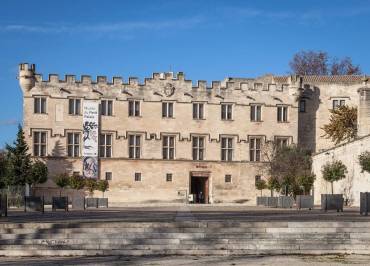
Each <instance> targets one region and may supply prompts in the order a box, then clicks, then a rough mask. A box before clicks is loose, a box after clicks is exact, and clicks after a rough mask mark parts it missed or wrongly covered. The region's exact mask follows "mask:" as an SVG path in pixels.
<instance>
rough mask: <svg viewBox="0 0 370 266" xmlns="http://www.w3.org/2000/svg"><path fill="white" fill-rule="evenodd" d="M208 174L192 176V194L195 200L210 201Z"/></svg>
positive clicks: (197, 201)
mask: <svg viewBox="0 0 370 266" xmlns="http://www.w3.org/2000/svg"><path fill="white" fill-rule="evenodd" d="M208 183H209V182H208V176H194V175H191V176H190V194H193V202H194V203H200V204H206V203H209V188H208Z"/></svg>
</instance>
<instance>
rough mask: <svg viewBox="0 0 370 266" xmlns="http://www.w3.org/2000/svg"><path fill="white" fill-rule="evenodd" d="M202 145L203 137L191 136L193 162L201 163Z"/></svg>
mask: <svg viewBox="0 0 370 266" xmlns="http://www.w3.org/2000/svg"><path fill="white" fill-rule="evenodd" d="M204 143H205V137H201V136H193V138H192V144H193V160H197V161H201V160H204V146H205V145H204Z"/></svg>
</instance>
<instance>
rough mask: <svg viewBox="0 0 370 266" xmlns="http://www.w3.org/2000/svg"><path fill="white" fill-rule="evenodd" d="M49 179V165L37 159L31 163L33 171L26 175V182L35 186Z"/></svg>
mask: <svg viewBox="0 0 370 266" xmlns="http://www.w3.org/2000/svg"><path fill="white" fill-rule="evenodd" d="M47 179H48V167H47V166H46V164H45V163H44V162H41V161H35V162H34V163H32V165H31V173H30V174H29V175H28V176H27V177H26V183H27V184H28V185H30V187H31V188H33V187H34V186H35V185H37V184H42V183H45V182H46V180H47Z"/></svg>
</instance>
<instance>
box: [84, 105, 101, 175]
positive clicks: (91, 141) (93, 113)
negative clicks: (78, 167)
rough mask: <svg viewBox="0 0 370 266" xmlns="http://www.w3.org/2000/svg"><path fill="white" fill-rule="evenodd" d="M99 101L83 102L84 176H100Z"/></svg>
mask: <svg viewBox="0 0 370 266" xmlns="http://www.w3.org/2000/svg"><path fill="white" fill-rule="evenodd" d="M98 136H99V102H97V101H91V100H90V101H89V100H85V101H84V104H83V148H82V156H83V176H84V177H86V178H98V175H99V163H98V149H99V142H98Z"/></svg>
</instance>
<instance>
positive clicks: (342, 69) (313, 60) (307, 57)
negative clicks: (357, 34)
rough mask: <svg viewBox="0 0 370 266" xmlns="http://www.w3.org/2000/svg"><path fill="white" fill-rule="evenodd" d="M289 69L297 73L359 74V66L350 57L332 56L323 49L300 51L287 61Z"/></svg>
mask: <svg viewBox="0 0 370 266" xmlns="http://www.w3.org/2000/svg"><path fill="white" fill-rule="evenodd" d="M289 65H290V68H291V71H292V72H293V73H295V74H298V75H360V74H361V69H360V66H358V65H354V64H353V63H352V59H351V58H350V57H344V58H343V59H338V58H332V57H330V56H329V55H328V53H326V52H323V51H317V52H316V51H300V52H298V53H296V54H295V55H294V56H293V59H292V60H291V61H290V63H289Z"/></svg>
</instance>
